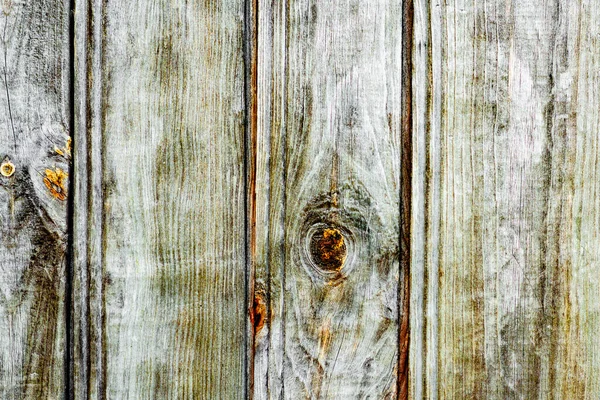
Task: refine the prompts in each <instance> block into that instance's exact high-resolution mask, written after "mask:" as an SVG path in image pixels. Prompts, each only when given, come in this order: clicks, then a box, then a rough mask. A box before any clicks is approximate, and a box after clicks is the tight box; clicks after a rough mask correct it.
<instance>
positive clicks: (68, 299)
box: [63, 0, 77, 400]
mask: <svg viewBox="0 0 600 400" xmlns="http://www.w3.org/2000/svg"><path fill="white" fill-rule="evenodd" d="M68 4H69V5H68V10H67V12H68V13H69V17H68V22H67V23H68V24H69V27H68V31H69V34H68V37H67V40H68V41H69V43H68V46H67V47H68V51H69V55H68V59H69V65H68V68H69V72H68V74H69V85H68V88H69V93H68V97H69V100H68V102H69V106H68V107H69V137H71V140H72V142H71V148H72V151H73V152H75V149H76V146H77V143H76V142H75V139H74V138H75V136H76V135H75V134H74V132H75V0H69V1H68ZM72 159H73V158H72ZM74 170H75V168H74V166H73V162H72V163H71V168H70V171H69V173H70V175H71V179H69V188H68V193H69V194H70V196H68V198H67V249H66V254H65V258H66V270H65V304H64V312H65V325H66V326H65V332H66V338H65V349H64V382H65V387H64V394H63V396H64V398H65V399H66V400H74V399H75V393H74V392H75V391H74V389H75V380H74V378H73V367H72V366H73V364H72V363H73V362H74V358H73V357H74V354H73V338H74V336H73V333H74V323H73V322H74V321H73V313H72V310H73V293H72V291H73V276H74V275H73V266H74V264H75V263H74V258H73V255H74V254H73V246H74V242H73V226H74V225H73V224H74V210H75V196H74V193H75V177H74V175H75V174H74V173H73V172H74Z"/></svg>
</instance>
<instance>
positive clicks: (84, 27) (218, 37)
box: [73, 0, 246, 399]
mask: <svg viewBox="0 0 600 400" xmlns="http://www.w3.org/2000/svg"><path fill="white" fill-rule="evenodd" d="M243 27H244V9H243V2H242V1H238V0H228V1H224V2H211V1H195V2H188V1H184V0H181V1H179V0H176V1H142V0H140V1H120V0H117V1H110V2H104V1H90V2H88V1H77V2H76V27H75V31H76V37H75V43H76V70H77V75H78V76H77V81H76V126H77V134H78V136H77V138H76V139H77V140H76V143H77V144H78V151H77V156H76V157H75V172H76V179H77V181H76V184H75V186H76V201H77V202H78V207H77V209H76V214H75V217H74V218H75V227H74V228H75V249H74V250H75V262H76V271H77V274H76V276H75V280H74V289H75V292H74V293H75V294H74V312H73V315H74V319H75V321H76V324H77V325H76V327H75V337H74V344H75V346H76V348H75V352H74V354H75V360H74V372H75V374H76V378H75V382H74V392H75V393H76V397H77V398H81V399H84V398H90V399H96V398H114V399H216V398H223V399H235V398H243V397H244V386H245V381H244V374H245V371H244V357H245V349H244V340H245V339H244V338H245V335H246V332H245V326H246V319H245V318H246V303H245V286H244V282H245V278H244V277H245V235H246V232H245V222H244V221H245V209H244V198H245V195H246V192H245V190H244V188H245V186H244V181H245V175H244V146H245V142H244V117H245V109H244V68H243V48H242V47H243Z"/></svg>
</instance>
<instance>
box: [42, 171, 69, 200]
mask: <svg viewBox="0 0 600 400" xmlns="http://www.w3.org/2000/svg"><path fill="white" fill-rule="evenodd" d="M68 177H69V174H67V173H66V172H65V171H63V170H62V169H60V168H54V171H53V170H51V169H46V177H45V178H44V184H45V185H46V187H47V188H48V190H49V191H50V193H51V194H52V196H54V197H55V198H57V199H59V200H65V199H66V198H67V188H66V184H67V178H68Z"/></svg>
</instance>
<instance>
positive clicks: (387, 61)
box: [253, 0, 404, 399]
mask: <svg viewBox="0 0 600 400" xmlns="http://www.w3.org/2000/svg"><path fill="white" fill-rule="evenodd" d="M257 21H258V48H257V65H258V68H257V86H256V89H257V134H256V144H255V145H256V146H257V151H256V183H255V196H256V200H255V209H256V211H255V212H256V220H255V222H256V231H255V235H256V236H255V239H254V248H253V252H254V260H253V261H254V267H255V280H254V296H255V301H254V315H255V318H254V328H255V341H254V346H255V349H254V350H255V353H254V364H253V365H254V388H253V396H254V398H256V399H279V398H310V399H325V398H331V399H334V398H335V399H342V398H344V399H345V398H395V397H396V391H397V373H398V370H397V367H398V338H399V328H398V326H399V315H398V314H399V313H398V309H399V298H403V296H404V293H402V291H400V292H399V285H398V281H399V279H400V273H401V271H400V265H399V251H400V249H399V244H400V226H399V224H400V199H399V197H400V174H401V172H400V157H401V154H400V153H401V133H400V131H401V115H402V108H401V87H402V72H401V71H402V2H401V1H399V0H398V1H393V0H384V1H354V0H352V1H319V2H317V1H304V0H303V1H294V0H288V1H281V2H270V1H262V0H260V1H259V2H258V19H257ZM401 287H402V288H403V287H404V286H401Z"/></svg>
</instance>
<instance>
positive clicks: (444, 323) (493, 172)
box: [410, 0, 600, 399]
mask: <svg viewBox="0 0 600 400" xmlns="http://www.w3.org/2000/svg"><path fill="white" fill-rule="evenodd" d="M599 6H600V3H598V2H597V1H569V2H567V1H558V0H553V1H541V0H535V1H524V2H518V1H517V2H504V1H483V2H475V3H473V2H464V1H459V2H454V3H452V4H449V3H443V2H439V1H431V2H428V1H422V0H417V1H416V2H415V35H416V37H415V78H414V91H415V96H414V107H415V111H414V116H415V119H414V130H415V131H414V135H415V136H414V140H415V142H414V143H415V147H414V149H415V150H414V166H415V169H414V182H413V216H414V218H413V238H412V241H413V250H412V259H413V263H412V280H411V282H412V288H411V289H412V293H411V295H412V302H411V349H410V357H411V364H410V365H411V367H410V371H411V384H410V388H411V390H410V392H411V398H415V399H421V398H428V399H437V398H439V399H450V398H453V399H459V398H460V399H463V398H493V399H513V398H514V399H538V398H540V399H542V398H543V399H547V398H556V399H567V398H568V399H584V398H585V399H595V398H598V397H599V396H600V385H599V383H600V382H599V380H600V378H599V374H598V368H599V366H600V364H599V363H598V360H599V356H600V350H599V346H598V340H597V332H598V330H599V329H600V320H599V319H598V315H599V314H598V310H599V304H600V291H599V289H600V288H599V284H598V276H599V275H598V274H599V273H600V263H599V261H600V260H599V249H600V246H599V245H598V243H599V242H598V239H599V234H600V232H599V230H600V223H599V222H600V221H599V217H600V209H599V201H598V195H597V183H598V181H599V178H600V176H599V171H598V168H597V166H598V142H599V140H600V135H599V126H598V112H599V111H598V110H600V108H599V106H600V104H599V99H600V98H599V97H598V90H599V88H600V85H599V80H598V71H597V69H598V67H597V66H598V61H599V57H600V46H598V35H599V33H600V25H599V24H598V13H599V10H600V7H599Z"/></svg>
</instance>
